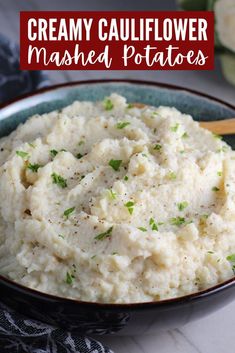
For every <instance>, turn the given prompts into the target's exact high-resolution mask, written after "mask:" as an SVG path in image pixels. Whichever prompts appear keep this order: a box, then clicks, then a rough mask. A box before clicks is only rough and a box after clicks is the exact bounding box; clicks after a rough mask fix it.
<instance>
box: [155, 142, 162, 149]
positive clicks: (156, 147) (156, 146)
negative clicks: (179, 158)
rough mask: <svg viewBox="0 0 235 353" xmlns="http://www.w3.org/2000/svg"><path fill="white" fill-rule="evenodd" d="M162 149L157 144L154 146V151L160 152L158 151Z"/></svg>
mask: <svg viewBox="0 0 235 353" xmlns="http://www.w3.org/2000/svg"><path fill="white" fill-rule="evenodd" d="M161 148H162V145H160V144H159V143H157V144H156V145H155V146H154V148H153V149H154V150H157V151H160V149H161Z"/></svg>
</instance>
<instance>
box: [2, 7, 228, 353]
mask: <svg viewBox="0 0 235 353" xmlns="http://www.w3.org/2000/svg"><path fill="white" fill-rule="evenodd" d="M132 4H133V2H132V1H129V2H128V1H126V0H119V1H118V2H117V1H115V0H96V1H94V0H86V1H77V0H69V1H68V0H59V1H57V0H50V1H45V0H30V1H19V0H7V1H5V0H0V33H3V34H6V35H7V36H8V37H9V38H11V39H14V40H15V41H18V38H19V11H21V10H28V11H29V10H112V9H113V10H133V6H132ZM174 4H175V1H174V0H164V1H160V0H148V1H146V2H142V1H140V0H136V1H135V7H134V9H135V10H172V9H174V6H175V5H174ZM48 76H49V78H50V80H51V83H52V84H55V83H61V82H67V81H75V80H88V79H99V78H126V79H128V78H132V79H143V80H152V81H158V82H166V83H172V84H177V85H181V86H185V87H189V88H191V89H195V90H198V91H202V92H205V93H208V94H210V95H212V96H215V97H218V98H221V99H224V100H225V101H227V102H230V103H232V104H235V87H233V86H231V85H230V84H228V83H227V82H226V81H225V80H224V78H223V76H222V74H221V71H220V65H219V61H218V60H216V65H215V70H214V71H184V72H182V71H158V72H154V71H125V72H123V71H106V72H105V71H50V72H48ZM234 328H235V301H234V303H232V304H230V305H228V306H227V307H225V308H223V309H221V310H220V311H217V312H215V313H213V314H211V315H210V316H208V317H205V318H203V319H200V320H198V321H195V322H192V323H190V324H188V325H187V326H185V327H182V328H179V329H175V330H171V331H167V332H159V333H156V334H155V335H151V336H150V335H146V336H138V337H129V336H126V337H121V338H120V337H104V336H101V337H97V339H98V340H100V341H101V342H103V343H105V344H106V345H107V346H109V347H110V348H111V349H113V350H114V352H115V353H234V352H235V349H234Z"/></svg>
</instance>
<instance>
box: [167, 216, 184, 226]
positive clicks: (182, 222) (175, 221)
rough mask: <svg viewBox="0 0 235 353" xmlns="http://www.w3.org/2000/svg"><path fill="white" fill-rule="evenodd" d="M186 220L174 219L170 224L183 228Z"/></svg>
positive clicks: (181, 218) (182, 218)
mask: <svg viewBox="0 0 235 353" xmlns="http://www.w3.org/2000/svg"><path fill="white" fill-rule="evenodd" d="M185 222H186V221H185V218H184V217H174V218H171V219H170V223H171V224H172V225H174V226H181V225H182V224H184V223H185Z"/></svg>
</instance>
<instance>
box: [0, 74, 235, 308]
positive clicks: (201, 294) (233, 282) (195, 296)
mask: <svg viewBox="0 0 235 353" xmlns="http://www.w3.org/2000/svg"><path fill="white" fill-rule="evenodd" d="M96 83H97V84H99V83H125V84H126V83H130V84H137V85H146V86H148V85H149V86H155V87H162V88H167V89H170V90H178V91H185V92H188V93H192V94H194V95H197V96H199V97H200V96H201V97H203V98H207V99H209V100H212V101H215V102H216V103H220V104H223V105H224V106H227V107H228V108H230V109H232V110H235V106H234V105H232V104H230V103H228V102H225V101H223V100H221V99H219V98H215V97H213V96H210V95H208V94H205V93H202V92H199V91H196V90H193V89H189V88H186V87H183V86H177V85H172V84H167V83H159V82H154V81H144V80H125V79H103V80H85V81H73V82H67V83H62V84H58V85H52V86H49V87H46V88H43V89H40V90H37V91H35V92H33V93H27V94H24V95H22V96H20V97H19V98H16V99H12V100H10V101H8V102H7V103H3V104H0V110H1V109H3V108H6V107H8V106H10V105H11V104H14V103H16V102H18V101H21V100H24V99H25V98H30V97H34V96H37V95H40V94H41V93H46V92H50V91H53V90H56V89H58V88H63V87H65V88H66V87H73V86H78V85H84V84H87V85H89V84H96ZM6 119H7V118H6ZM0 281H1V282H2V283H4V284H5V285H6V286H7V287H11V288H13V289H15V290H16V291H19V292H21V293H22V294H23V293H25V294H28V295H31V296H33V297H35V298H41V299H44V300H46V301H48V302H50V301H52V302H54V301H56V302H58V303H61V304H66V302H67V303H71V304H72V303H73V304H74V305H76V304H77V305H82V306H86V307H93V308H97V309H101V310H102V309H114V310H115V309H117V310H120V309H123V310H127V311H128V310H139V309H140V310H141V309H151V308H153V307H154V308H157V307H162V306H169V305H180V304H184V303H187V302H194V301H198V300H200V299H203V298H206V297H208V296H212V295H216V294H217V293H218V292H220V291H224V290H228V289H229V288H231V287H233V286H235V276H233V277H232V278H230V279H228V280H226V281H223V282H221V283H218V284H216V285H214V286H212V287H209V288H207V289H204V290H201V291H198V292H194V293H191V294H187V295H184V296H180V297H175V298H169V299H163V300H159V301H150V302H137V303H125V304H119V303H99V302H89V301H82V300H77V299H71V298H65V297H60V296H56V295H53V294H47V293H43V292H40V291H38V290H35V289H31V288H29V287H26V286H23V285H21V284H19V283H17V282H14V281H12V280H10V279H8V278H6V277H4V276H2V275H0Z"/></svg>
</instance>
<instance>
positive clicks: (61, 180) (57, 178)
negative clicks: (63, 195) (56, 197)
mask: <svg viewBox="0 0 235 353" xmlns="http://www.w3.org/2000/svg"><path fill="white" fill-rule="evenodd" d="M51 177H52V180H53V184H57V185H58V186H60V187H61V188H62V189H64V188H66V187H67V186H68V185H67V180H66V179H64V178H63V177H62V176H60V175H59V174H56V173H53V174H51Z"/></svg>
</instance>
